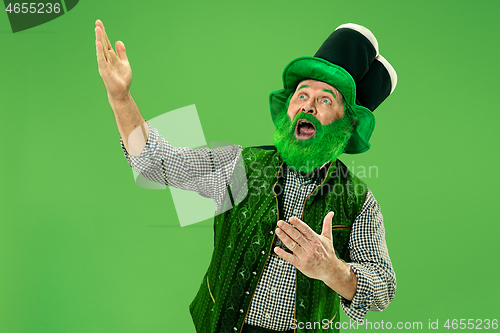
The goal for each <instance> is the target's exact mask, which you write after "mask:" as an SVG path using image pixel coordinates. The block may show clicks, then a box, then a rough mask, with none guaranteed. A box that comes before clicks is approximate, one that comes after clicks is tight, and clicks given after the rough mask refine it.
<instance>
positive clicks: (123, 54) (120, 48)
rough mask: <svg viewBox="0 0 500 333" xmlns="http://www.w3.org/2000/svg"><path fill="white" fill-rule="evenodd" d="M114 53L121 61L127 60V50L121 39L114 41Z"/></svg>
mask: <svg viewBox="0 0 500 333" xmlns="http://www.w3.org/2000/svg"><path fill="white" fill-rule="evenodd" d="M115 49H116V54H117V55H118V58H120V60H121V61H128V58H127V50H126V49H125V44H123V42H122V41H117V42H116V43H115Z"/></svg>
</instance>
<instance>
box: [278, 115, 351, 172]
mask: <svg viewBox="0 0 500 333" xmlns="http://www.w3.org/2000/svg"><path fill="white" fill-rule="evenodd" d="M344 114H345V116H344V117H342V118H340V119H337V120H335V121H333V122H332V123H330V124H328V125H322V124H321V122H320V121H319V120H318V119H317V118H316V117H315V116H314V115H312V114H310V113H305V112H300V113H299V114H297V116H295V118H294V119H293V120H290V118H289V117H288V114H287V113H285V112H283V113H282V114H280V115H279V116H278V118H277V119H276V121H275V126H276V131H275V133H274V137H273V140H274V144H275V146H276V149H277V150H278V152H279V153H280V155H281V157H282V158H283V160H284V161H285V162H286V163H287V165H288V166H289V167H290V168H291V169H293V170H299V171H302V172H311V171H313V170H314V169H316V168H318V167H320V166H322V165H323V164H325V163H326V162H330V161H334V160H336V159H337V157H338V156H340V155H341V154H342V153H343V151H344V149H345V146H346V145H347V142H348V141H349V138H350V137H351V131H352V124H353V119H352V117H350V116H349V114H348V113H347V112H345V113H344ZM300 120H307V121H309V122H311V123H312V124H313V125H314V127H315V128H316V132H315V134H314V135H313V136H312V137H310V138H309V139H307V140H298V139H297V138H296V137H295V129H296V126H297V122H298V121H300Z"/></svg>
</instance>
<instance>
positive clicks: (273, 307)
mask: <svg viewBox="0 0 500 333" xmlns="http://www.w3.org/2000/svg"><path fill="white" fill-rule="evenodd" d="M148 126H149V134H148V140H147V143H146V147H145V148H144V150H143V151H142V153H141V155H140V156H131V155H129V154H128V152H127V151H126V149H125V147H124V145H123V141H122V140H121V139H120V142H121V146H122V149H123V153H124V155H125V157H126V158H127V161H128V163H129V165H130V166H131V167H132V168H133V169H134V170H135V171H136V172H138V173H139V174H141V175H142V176H143V177H144V178H146V179H148V180H151V181H154V182H157V183H160V184H165V185H169V186H174V187H177V188H181V189H185V190H191V191H195V192H197V193H199V194H200V195H202V196H204V197H208V198H212V199H213V200H214V202H215V204H216V207H217V209H219V207H220V205H221V202H222V199H223V197H224V194H225V192H226V186H227V184H228V182H229V179H230V177H231V174H232V171H233V169H234V166H235V164H236V161H237V159H238V157H239V156H240V153H241V149H242V148H241V146H238V145H232V146H227V147H221V148H217V149H209V148H201V149H189V148H176V147H173V146H172V145H170V144H169V143H168V142H167V141H166V140H165V139H164V138H163V137H161V136H160V135H159V133H158V131H157V130H156V129H155V128H154V127H152V126H151V125H150V124H149V123H148ZM323 167H324V166H323ZM321 180H322V179H319V178H317V177H311V178H308V177H304V176H303V175H302V174H300V173H299V172H295V171H292V170H290V169H288V168H287V177H286V181H285V189H284V205H283V207H284V216H285V221H286V222H288V219H289V218H290V217H292V216H297V217H298V218H302V210H303V207H304V202H305V199H306V198H307V196H308V195H309V194H310V193H311V192H312V191H313V190H314V188H315V187H316V186H317V185H318V184H319V183H320V182H321ZM274 246H280V247H282V248H286V247H285V245H284V244H283V243H282V242H281V240H280V239H279V238H278V237H276V239H275V244H274ZM349 253H350V257H351V260H352V262H351V263H348V264H349V265H350V266H351V267H352V269H353V271H354V272H355V274H356V277H357V279H358V287H357V291H356V295H355V296H354V298H353V299H352V301H348V300H347V299H345V298H343V297H342V296H340V300H341V306H342V309H343V310H344V312H345V313H346V314H347V315H348V316H349V317H350V318H351V319H353V320H356V321H360V320H362V319H363V318H364V316H365V314H366V312H367V311H368V310H372V311H382V310H384V309H385V308H386V307H387V306H388V305H389V303H390V302H391V301H392V299H393V298H394V295H395V291H396V276H395V273H394V270H393V268H392V264H391V261H390V259H389V254H388V251H387V246H386V243H385V230H384V225H383V217H382V214H381V213H380V206H379V204H378V203H377V201H376V200H375V198H374V197H373V194H372V192H371V191H370V190H367V194H366V199H365V202H364V204H363V207H362V209H361V212H360V214H359V215H358V216H357V218H356V220H355V221H354V223H353V226H352V231H351V235H350V239H349ZM294 304H295V267H294V266H292V265H291V264H289V263H288V262H286V261H284V260H282V259H281V258H280V257H278V256H277V255H276V254H274V252H273V253H271V255H270V256H269V258H268V261H267V262H266V264H265V267H264V272H263V274H262V277H261V280H260V281H259V283H258V286H257V289H256V292H255V295H254V299H253V301H252V304H251V306H250V311H249V313H248V316H247V318H246V321H245V322H246V323H248V324H250V325H254V326H260V327H264V328H268V329H272V330H277V331H279V330H282V331H284V330H288V329H289V328H290V324H291V319H293V316H294V310H295V305H294Z"/></svg>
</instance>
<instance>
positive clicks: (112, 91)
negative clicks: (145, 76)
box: [95, 20, 132, 101]
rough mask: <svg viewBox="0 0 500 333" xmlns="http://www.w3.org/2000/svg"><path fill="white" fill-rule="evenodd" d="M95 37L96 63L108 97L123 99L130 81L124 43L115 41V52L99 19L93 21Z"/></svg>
mask: <svg viewBox="0 0 500 333" xmlns="http://www.w3.org/2000/svg"><path fill="white" fill-rule="evenodd" d="M95 25H96V27H95V38H96V43H95V46H96V52H97V64H98V65H99V74H100V75H101V78H102V80H103V81H104V85H105V86H106V90H107V91H108V98H109V99H110V101H111V100H116V101H120V100H124V99H125V98H127V97H128V95H129V89H130V85H131V83H132V69H131V68H130V64H129V62H128V59H127V53H126V51H125V45H124V44H123V42H121V41H117V42H116V43H115V48H116V53H115V51H114V50H113V47H112V46H111V43H110V41H109V39H108V36H107V35H106V31H105V30H104V25H103V24H102V22H101V20H97V21H96V22H95Z"/></svg>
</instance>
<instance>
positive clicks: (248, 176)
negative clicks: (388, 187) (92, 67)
mask: <svg viewBox="0 0 500 333" xmlns="http://www.w3.org/2000/svg"><path fill="white" fill-rule="evenodd" d="M95 32H96V48H97V59H98V64H99V72H100V74H101V77H102V78H103V81H104V83H105V86H106V89H107V91H108V98H109V102H110V104H111V107H112V109H113V112H114V114H115V118H116V121H117V125H118V129H119V131H120V135H121V143H122V148H123V151H124V154H125V156H126V158H127V160H128V162H129V165H130V166H131V167H132V168H134V170H136V171H137V172H138V173H140V174H141V175H142V176H143V177H144V178H146V179H149V180H152V181H156V182H159V183H162V184H165V185H169V186H175V187H178V188H182V189H186V190H192V191H196V192H198V193H199V194H200V195H203V196H205V197H210V198H213V200H214V202H215V204H216V207H217V212H216V216H215V218H214V237H215V239H214V251H213V255H212V259H211V262H210V265H209V268H208V271H207V273H206V274H205V276H204V277H203V279H202V283H201V286H200V289H199V291H198V293H197V295H196V297H195V299H194V300H193V302H192V303H191V305H190V311H191V315H192V317H193V322H194V324H195V327H196V330H197V332H217V333H219V332H259V333H260V332H323V331H324V330H332V331H338V329H339V326H340V325H339V324H340V322H339V321H340V318H339V317H340V315H339V309H340V307H342V309H343V310H344V311H345V313H346V314H347V315H348V316H349V317H350V318H351V319H353V320H356V321H362V320H363V318H364V317H365V315H366V313H367V311H369V310H374V311H382V310H384V309H385V308H386V307H387V306H388V305H389V303H390V302H391V301H392V299H393V298H394V295H395V290H396V277H395V273H394V271H393V268H392V264H391V261H390V259H389V255H388V251H387V247H386V243H385V231H384V226H383V222H382V215H381V213H380V207H379V205H378V203H377V201H376V200H375V198H374V197H373V194H372V193H371V191H370V190H368V189H367V188H366V185H365V184H364V183H363V182H362V181H361V180H360V179H359V178H357V177H356V176H355V175H353V174H352V173H350V172H349V170H348V169H347V168H346V166H345V165H344V164H342V162H340V161H339V160H338V157H339V156H340V155H341V154H342V153H343V152H346V153H352V154H355V153H362V152H364V151H366V150H368V149H369V148H370V145H369V139H370V136H371V134H372V131H373V128H374V117H373V114H372V112H373V110H374V109H375V108H376V107H377V106H378V105H379V104H380V103H381V102H382V101H383V100H384V99H385V98H386V97H388V96H389V95H390V94H391V93H392V91H393V90H394V87H395V85H396V74H395V72H394V69H393V68H392V67H391V66H390V64H389V63H388V62H387V61H386V60H385V59H384V58H383V57H382V56H381V55H380V54H379V52H378V43H377V40H376V39H375V37H374V36H373V34H372V33H371V32H370V31H369V30H368V29H366V28H364V27H362V26H359V25H355V24H345V25H342V26H340V27H338V28H337V29H336V30H335V31H334V32H333V33H332V34H331V35H330V36H329V37H328V39H327V40H326V41H325V43H324V44H323V45H322V46H321V48H320V49H319V51H318V52H317V53H316V55H315V56H314V57H301V58H297V59H295V60H293V61H292V62H290V63H289V64H288V65H287V67H286V68H285V70H284V73H283V84H284V87H283V89H281V90H278V91H274V92H272V93H271V95H270V105H271V116H272V119H273V122H274V124H275V126H276V132H275V135H274V144H275V147H273V146H267V147H252V148H245V149H242V148H241V147H240V146H238V145H233V146H228V147H222V148H217V149H208V148H203V149H186V148H175V147H172V146H171V145H170V144H169V143H168V142H167V141H166V140H165V139H164V138H162V137H161V136H160V135H159V134H158V131H157V130H156V129H155V128H153V127H152V126H151V125H150V124H149V123H148V122H145V121H144V119H143V118H142V116H141V115H140V112H139V110H138V108H137V106H136V105H135V103H134V101H133V99H132V97H131V95H130V92H129V87H130V82H131V78H132V75H131V70H130V65H129V64H128V61H127V57H126V53H125V47H124V45H123V43H121V42H117V43H116V44H115V46H116V54H115V52H114V51H113V48H112V47H111V44H110V42H109V40H108V38H107V37H106V35H105V32H104V26H103V25H102V22H100V21H99V20H98V21H97V22H96V29H95ZM238 166H240V167H241V168H242V170H238ZM269 170H272V171H273V172H269ZM241 171H243V172H241ZM241 184H248V186H244V188H245V189H247V190H246V191H242V190H241V188H242V186H241ZM276 235H277V236H278V237H276Z"/></svg>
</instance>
